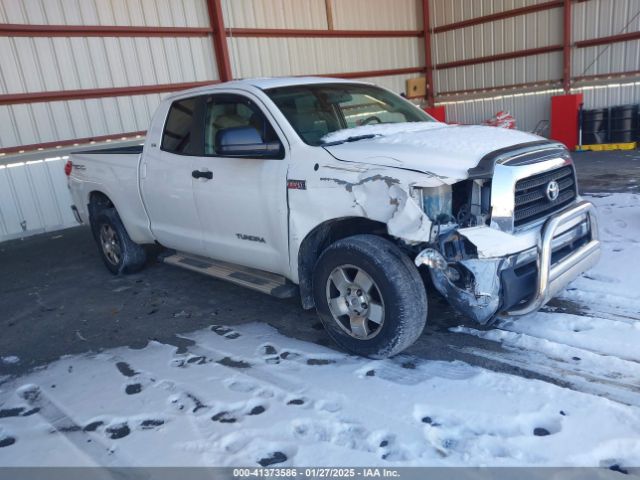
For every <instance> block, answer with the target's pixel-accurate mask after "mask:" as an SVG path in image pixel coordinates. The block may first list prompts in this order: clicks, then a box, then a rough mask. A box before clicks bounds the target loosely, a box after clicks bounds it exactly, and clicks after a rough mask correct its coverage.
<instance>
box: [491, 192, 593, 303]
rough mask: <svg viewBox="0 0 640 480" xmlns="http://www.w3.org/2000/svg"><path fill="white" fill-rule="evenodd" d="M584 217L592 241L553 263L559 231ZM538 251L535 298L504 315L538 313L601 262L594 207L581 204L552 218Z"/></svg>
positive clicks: (587, 203)
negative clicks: (569, 285) (537, 311)
mask: <svg viewBox="0 0 640 480" xmlns="http://www.w3.org/2000/svg"><path fill="white" fill-rule="evenodd" d="M581 216H586V217H587V219H588V222H589V232H590V237H591V238H590V240H589V241H588V242H586V243H585V244H583V245H582V246H580V247H579V248H577V249H576V250H575V251H573V252H571V253H570V254H569V255H567V256H565V257H564V258H562V259H561V260H559V261H558V262H557V263H553V264H552V255H553V248H552V246H553V240H554V238H555V236H556V234H557V232H558V230H559V229H560V228H561V227H562V226H563V225H565V224H567V223H569V222H571V221H573V220H575V219H577V218H579V217H581ZM537 248H538V258H537V275H536V279H535V285H534V292H533V295H532V296H531V298H529V299H528V300H526V301H525V302H523V303H521V304H519V305H516V306H514V307H512V308H510V309H509V310H506V311H505V312H504V314H505V315H526V314H527V313H531V312H533V311H535V310H537V309H538V308H540V307H541V306H543V305H544V304H545V303H547V302H548V301H549V300H551V299H552V298H553V297H554V296H556V295H557V294H558V293H560V291H562V290H563V289H564V288H565V287H566V286H567V284H568V283H569V282H571V281H572V280H573V279H575V278H576V277H578V276H579V275H580V274H581V273H583V272H585V271H586V270H588V269H590V268H591V267H593V266H594V265H595V264H596V263H597V262H598V260H599V258H600V240H599V236H598V220H597V217H596V212H595V207H594V206H593V204H592V203H590V202H587V201H582V202H579V203H577V204H576V205H574V206H572V207H570V208H568V209H566V210H563V211H561V212H559V213H557V214H555V215H552V216H551V217H549V218H548V219H547V221H546V222H545V224H544V227H543V228H542V232H541V242H540V245H538V247H537Z"/></svg>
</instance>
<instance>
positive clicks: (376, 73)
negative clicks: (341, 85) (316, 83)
mask: <svg viewBox="0 0 640 480" xmlns="http://www.w3.org/2000/svg"><path fill="white" fill-rule="evenodd" d="M423 72H424V67H409V68H392V69H388V70H367V71H362V72H346V73H322V74H315V75H314V76H317V77H335V78H344V79H350V78H367V77H388V76H391V75H409V74H413V73H423Z"/></svg>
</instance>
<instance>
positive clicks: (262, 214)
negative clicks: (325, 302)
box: [194, 93, 289, 275]
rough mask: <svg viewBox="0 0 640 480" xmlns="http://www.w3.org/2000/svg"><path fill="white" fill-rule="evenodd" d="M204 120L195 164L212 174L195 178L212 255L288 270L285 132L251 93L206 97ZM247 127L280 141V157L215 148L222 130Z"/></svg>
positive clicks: (196, 190)
mask: <svg viewBox="0 0 640 480" xmlns="http://www.w3.org/2000/svg"><path fill="white" fill-rule="evenodd" d="M204 119H205V120H204V152H203V155H202V156H200V157H198V158H197V159H196V160H195V164H194V168H195V169H197V170H199V171H209V172H211V173H212V178H211V179H210V180H207V181H202V182H195V184H194V193H195V199H196V207H197V209H198V212H199V214H200V219H201V223H202V227H203V233H204V238H203V241H204V244H205V248H206V250H207V252H208V256H210V257H212V258H215V259H220V260H225V261H228V262H232V263H236V264H240V265H245V266H249V267H253V268H258V269H261V270H266V271H269V272H273V273H278V274H282V275H287V274H288V273H289V255H288V233H287V232H288V228H287V185H286V182H287V180H286V179H287V164H288V162H287V158H286V156H287V155H288V148H284V145H285V144H284V143H283V141H284V135H282V132H280V131H279V130H276V128H277V125H275V123H274V122H273V120H272V119H271V118H270V116H269V115H268V111H267V110H266V108H264V107H263V106H262V104H261V103H260V101H259V100H258V99H257V98H255V97H252V96H249V94H242V95H241V94H235V93H219V94H213V95H209V96H207V98H206V101H205V114H204ZM249 126H250V127H252V128H255V129H256V130H257V131H258V132H259V133H260V135H261V137H262V139H263V141H265V142H269V141H276V140H277V141H279V142H280V143H281V144H282V145H283V148H282V149H281V150H282V152H283V153H282V155H281V158H272V157H271V158H269V157H260V156H255V155H254V156H248V157H223V156H220V155H218V154H217V153H216V138H217V135H218V133H219V132H220V131H221V130H224V129H227V128H237V127H249ZM274 126H275V127H276V128H274ZM276 132H277V133H276Z"/></svg>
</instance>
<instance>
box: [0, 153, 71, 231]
mask: <svg viewBox="0 0 640 480" xmlns="http://www.w3.org/2000/svg"><path fill="white" fill-rule="evenodd" d="M65 161H66V157H64V158H63V157H53V158H47V159H40V160H34V161H28V162H19V163H9V164H8V165H0V242H1V241H4V240H9V239H12V238H20V237H24V236H28V235H33V234H36V233H42V232H48V231H53V230H60V229H62V228H67V227H72V226H74V225H77V223H76V221H75V219H74V217H73V214H72V213H71V208H70V207H71V205H72V200H71V196H70V194H69V191H68V190H67V187H66V179H65V175H64V169H63V166H64V162H65Z"/></svg>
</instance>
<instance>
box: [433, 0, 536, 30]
mask: <svg viewBox="0 0 640 480" xmlns="http://www.w3.org/2000/svg"><path fill="white" fill-rule="evenodd" d="M546 1H548V0H430V4H429V5H430V13H431V15H430V17H431V26H432V27H439V26H442V25H447V24H449V23H454V22H461V21H463V20H470V19H472V18H476V17H483V16H485V15H491V14H494V13H500V12H504V11H505V10H513V9H514V8H521V7H527V6H529V5H535V4H538V3H545V2H546Z"/></svg>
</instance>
